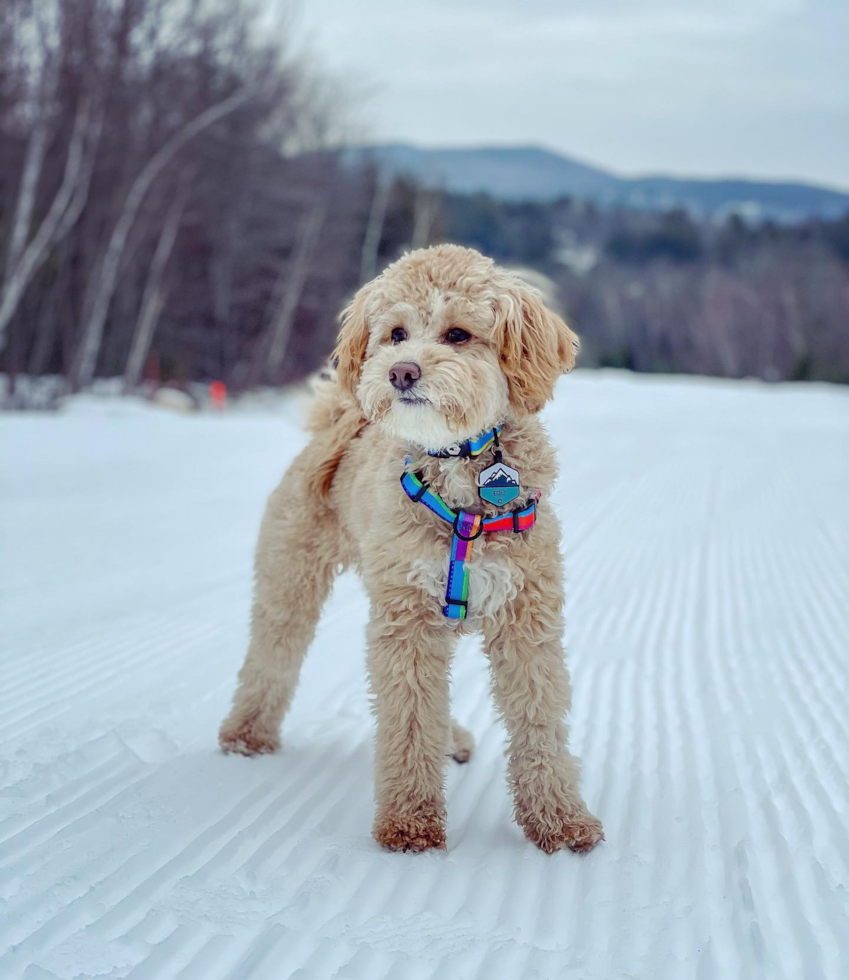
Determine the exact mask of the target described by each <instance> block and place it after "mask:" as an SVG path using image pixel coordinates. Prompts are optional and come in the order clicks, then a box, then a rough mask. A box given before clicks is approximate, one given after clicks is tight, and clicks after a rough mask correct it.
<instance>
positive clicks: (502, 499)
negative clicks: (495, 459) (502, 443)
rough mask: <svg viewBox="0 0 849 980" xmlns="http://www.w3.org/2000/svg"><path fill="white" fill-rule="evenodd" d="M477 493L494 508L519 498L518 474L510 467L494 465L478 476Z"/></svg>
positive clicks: (501, 464) (502, 464)
mask: <svg viewBox="0 0 849 980" xmlns="http://www.w3.org/2000/svg"><path fill="white" fill-rule="evenodd" d="M478 488H479V489H478V493H479V494H480V497H481V499H482V500H486V501H488V502H489V503H491V504H495V506H496V507H501V506H502V505H503V504H507V503H509V502H510V501H511V500H515V499H516V497H518V496H519V473H518V471H517V470H514V469H513V467H512V466H506V465H505V464H504V463H495V464H494V465H493V466H488V467H487V468H486V469H485V470H483V471H482V472H480V473H479V474H478Z"/></svg>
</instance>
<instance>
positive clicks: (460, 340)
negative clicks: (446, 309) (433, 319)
mask: <svg viewBox="0 0 849 980" xmlns="http://www.w3.org/2000/svg"><path fill="white" fill-rule="evenodd" d="M471 339H472V338H471V334H468V333H466V331H465V330H461V329H460V328H459V327H452V328H451V329H450V330H449V331H448V333H447V334H445V342H446V343H447V344H465V342H466V341H467V340H471Z"/></svg>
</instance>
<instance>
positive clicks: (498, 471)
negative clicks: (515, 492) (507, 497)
mask: <svg viewBox="0 0 849 980" xmlns="http://www.w3.org/2000/svg"><path fill="white" fill-rule="evenodd" d="M493 470H494V472H493V473H491V474H490V475H489V476H488V477H487V478H486V480H484V482H483V483H482V484H481V486H484V487H516V486H518V483H516V481H515V480H514V479H513V477H512V476H510V474H509V473H508V472H507V470H506V469H505V467H504V466H500V465H498V464H496V465H495V467H493Z"/></svg>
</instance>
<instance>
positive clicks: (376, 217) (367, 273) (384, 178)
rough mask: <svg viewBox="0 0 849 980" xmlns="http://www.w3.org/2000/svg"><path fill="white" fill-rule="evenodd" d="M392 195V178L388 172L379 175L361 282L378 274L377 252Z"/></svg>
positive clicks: (369, 224) (367, 230) (370, 213)
mask: <svg viewBox="0 0 849 980" xmlns="http://www.w3.org/2000/svg"><path fill="white" fill-rule="evenodd" d="M391 193H392V177H391V175H390V173H389V172H388V171H385V170H384V171H381V172H380V173H379V174H378V178H377V184H376V185H375V189H374V197H373V198H372V202H371V211H370V212H369V218H368V224H367V225H366V233H365V237H364V238H363V249H362V255H361V259H360V282H368V281H369V279H373V278H374V275H375V273H376V272H377V251H378V249H379V248H380V239H381V237H382V235H383V223H384V221H385V220H386V208H387V207H388V205H389V196H390V194H391Z"/></svg>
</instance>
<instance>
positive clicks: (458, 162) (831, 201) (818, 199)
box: [347, 143, 849, 221]
mask: <svg viewBox="0 0 849 980" xmlns="http://www.w3.org/2000/svg"><path fill="white" fill-rule="evenodd" d="M347 155H348V159H349V160H350V161H351V162H355V163H357V162H363V161H366V160H371V161H373V162H374V163H375V164H377V165H378V166H380V167H383V168H386V169H387V170H389V171H391V172H393V173H397V174H407V175H409V176H412V177H415V178H417V179H418V180H420V181H421V182H422V183H424V184H426V185H427V186H431V187H442V188H444V189H445V190H447V191H453V192H455V193H460V194H473V193H478V192H484V193H487V194H491V195H492V196H493V197H498V198H503V199H506V200H535V201H546V200H554V199H556V198H558V197H571V198H579V199H582V200H589V201H593V202H595V203H596V204H599V205H603V206H613V205H625V206H628V207H633V208H642V209H645V210H652V211H654V210H661V209H668V208H674V207H683V208H686V209H687V210H688V211H690V212H692V213H693V214H699V215H715V216H722V215H725V214H730V213H738V214H741V215H743V216H744V217H747V218H751V219H761V218H773V219H775V220H777V221H800V220H804V219H805V218H809V217H821V218H836V217H840V216H841V215H843V214H845V213H846V212H848V211H849V194H845V193H842V192H840V191H837V190H832V189H830V188H827V187H817V186H814V185H812V184H800V183H778V182H771V181H755V180H738V179H723V180H691V179H687V178H677V177H664V176H655V177H618V176H616V175H615V174H612V173H610V172H609V171H606V170H602V169H600V168H599V167H594V166H591V165H589V164H586V163H580V162H578V161H577V160H573V159H571V158H569V157H566V156H562V155H561V154H559V153H554V152H552V151H550V150H544V149H541V148H539V147H533V146H524V147H523V146H488V147H476V148H468V149H462V148H461V149H452V148H445V149H425V148H421V147H416V146H411V145H409V144H405V143H391V144H384V145H377V146H363V147H358V148H356V149H352V150H349V151H347Z"/></svg>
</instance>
